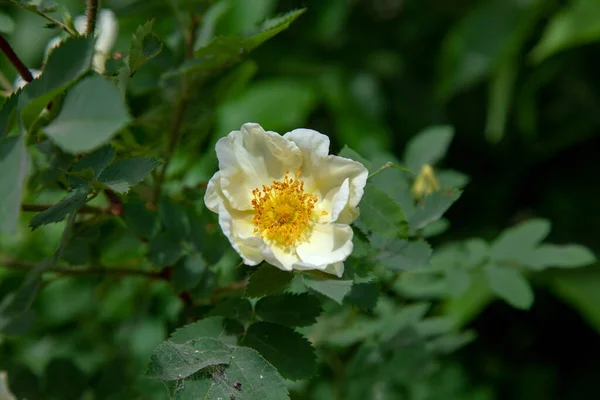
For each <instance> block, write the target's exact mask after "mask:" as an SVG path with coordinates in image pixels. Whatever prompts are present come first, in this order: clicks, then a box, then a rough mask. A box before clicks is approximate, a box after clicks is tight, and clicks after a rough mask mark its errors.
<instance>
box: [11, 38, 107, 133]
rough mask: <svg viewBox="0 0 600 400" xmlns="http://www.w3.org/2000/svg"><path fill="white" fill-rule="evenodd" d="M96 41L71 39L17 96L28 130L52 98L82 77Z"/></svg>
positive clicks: (58, 49)
mask: <svg viewBox="0 0 600 400" xmlns="http://www.w3.org/2000/svg"><path fill="white" fill-rule="evenodd" d="M94 43H95V40H94V38H93V37H92V36H88V37H76V38H75V37H71V38H67V39H65V40H63V41H62V42H61V44H60V45H59V46H58V47H57V48H55V49H54V50H52V52H51V53H50V55H49V57H48V61H47V62H46V64H45V66H44V70H43V72H42V74H41V75H40V77H39V78H38V79H36V80H34V81H33V82H31V83H29V84H28V85H27V86H25V88H24V89H23V91H22V92H21V94H20V96H19V107H18V108H19V110H22V114H21V119H22V121H23V122H24V123H25V127H29V126H30V125H31V124H32V123H33V121H34V120H35V119H36V118H37V117H38V116H39V115H40V112H41V111H42V109H43V108H44V107H46V105H47V104H48V102H50V100H52V98H54V97H55V96H56V95H57V94H59V93H61V92H63V91H64V90H66V89H67V88H68V87H69V86H70V85H71V84H72V83H73V82H75V81H76V80H77V79H78V78H80V77H81V76H83V74H85V73H86V72H87V71H88V70H89V68H90V64H91V62H92V56H93V54H94Z"/></svg>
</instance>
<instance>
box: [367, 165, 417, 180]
mask: <svg viewBox="0 0 600 400" xmlns="http://www.w3.org/2000/svg"><path fill="white" fill-rule="evenodd" d="M388 168H394V169H398V170H400V171H404V172H408V173H409V174H412V171H411V170H410V169H408V168H404V167H401V166H399V165H396V164H393V163H391V162H386V163H385V164H383V165H382V166H381V167H379V169H378V170H377V171H375V172H373V173H372V174H369V176H368V177H367V179H371V178H372V177H374V176H375V175H377V174H379V173H380V172H381V171H384V170H386V169H388Z"/></svg>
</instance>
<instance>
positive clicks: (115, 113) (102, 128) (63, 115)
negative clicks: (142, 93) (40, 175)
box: [44, 76, 131, 154]
mask: <svg viewBox="0 0 600 400" xmlns="http://www.w3.org/2000/svg"><path fill="white" fill-rule="evenodd" d="M130 120H131V117H130V116H129V111H128V110H127V106H126V105H125V103H124V101H123V96H122V95H121V93H120V92H119V89H118V88H117V87H116V86H115V85H114V84H113V83H112V82H110V81H109V80H107V79H105V78H103V77H100V76H93V77H91V78H87V79H85V80H83V81H81V82H79V83H78V84H77V85H76V86H75V87H74V88H73V89H71V90H70V91H69V93H68V94H67V97H66V99H65V102H64V104H63V107H62V109H61V111H60V114H59V115H58V117H57V118H56V119H55V120H54V121H52V122H51V123H50V124H49V125H48V126H46V127H45V128H44V132H45V133H46V134H47V135H48V136H49V137H50V138H51V139H52V140H53V141H54V142H55V143H56V144H57V145H58V146H59V147H60V148H61V149H62V150H64V151H67V152H70V153H73V154H76V153H82V152H87V151H90V150H94V149H96V148H98V147H100V146H101V145H103V144H104V143H106V142H107V141H108V140H109V139H110V138H111V137H112V136H114V135H115V134H116V133H117V132H118V131H119V130H121V129H122V128H123V127H125V126H126V125H127V124H128V123H129V122H130Z"/></svg>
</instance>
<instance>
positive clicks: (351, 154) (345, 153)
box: [338, 146, 372, 171]
mask: <svg viewBox="0 0 600 400" xmlns="http://www.w3.org/2000/svg"><path fill="white" fill-rule="evenodd" d="M338 156H340V157H344V158H349V159H350V160H354V161H358V162H359V163H361V164H362V165H364V166H365V167H366V168H367V169H368V170H369V171H371V168H372V165H371V162H370V161H369V160H367V159H366V158H364V157H363V156H361V155H360V154H358V153H357V152H356V151H354V150H352V149H351V148H350V147H348V146H344V147H343V148H342V150H341V151H340V152H339V153H338Z"/></svg>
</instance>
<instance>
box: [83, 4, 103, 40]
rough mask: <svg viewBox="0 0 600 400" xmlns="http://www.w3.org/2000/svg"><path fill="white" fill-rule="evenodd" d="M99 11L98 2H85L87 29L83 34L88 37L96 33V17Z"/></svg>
mask: <svg viewBox="0 0 600 400" xmlns="http://www.w3.org/2000/svg"><path fill="white" fill-rule="evenodd" d="M98 9H100V0H87V11H86V16H87V29H86V31H85V34H86V35H88V36H90V35H93V34H94V32H95V31H96V17H97V15H98Z"/></svg>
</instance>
